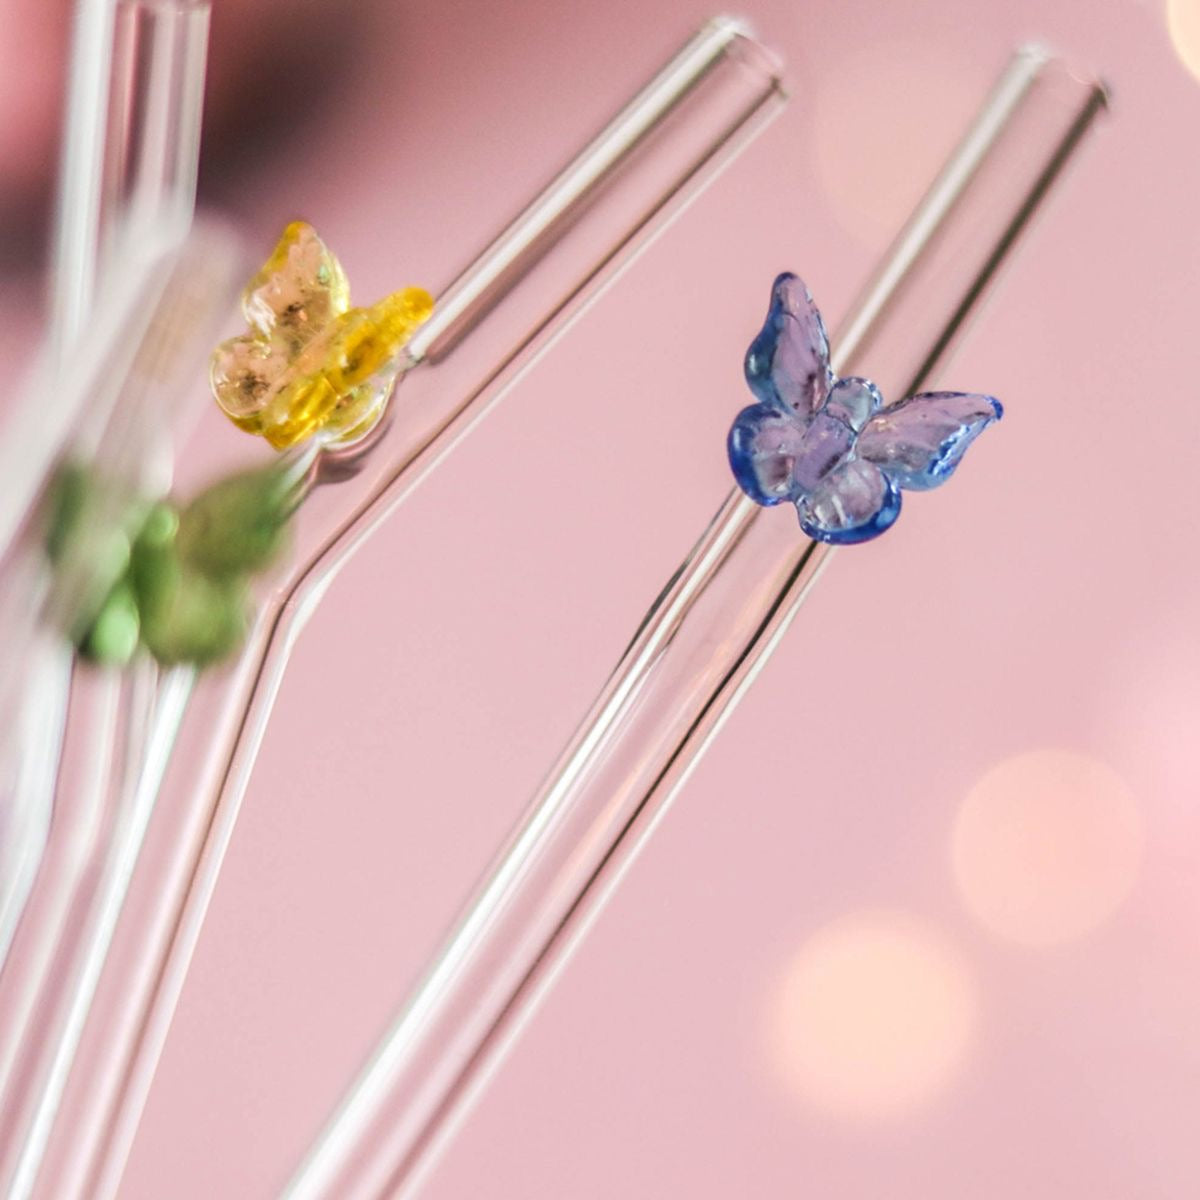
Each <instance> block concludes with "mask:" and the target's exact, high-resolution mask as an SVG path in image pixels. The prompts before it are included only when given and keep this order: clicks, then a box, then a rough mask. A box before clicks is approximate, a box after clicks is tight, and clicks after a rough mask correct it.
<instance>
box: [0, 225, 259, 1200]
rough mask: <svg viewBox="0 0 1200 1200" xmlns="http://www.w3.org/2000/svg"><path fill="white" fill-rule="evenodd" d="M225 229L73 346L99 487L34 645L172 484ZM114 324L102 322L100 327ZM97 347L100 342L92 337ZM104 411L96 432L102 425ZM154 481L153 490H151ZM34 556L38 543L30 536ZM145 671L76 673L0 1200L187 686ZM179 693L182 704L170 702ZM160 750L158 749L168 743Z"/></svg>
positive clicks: (7, 992) (232, 257) (77, 1020)
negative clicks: (128, 506)
mask: <svg viewBox="0 0 1200 1200" xmlns="http://www.w3.org/2000/svg"><path fill="white" fill-rule="evenodd" d="M239 266H240V258H239V256H238V255H237V254H236V253H233V252H232V247H231V245H230V244H229V241H228V237H227V235H226V234H225V233H224V232H223V231H218V230H212V229H208V228H204V227H201V228H199V229H197V230H196V232H195V233H194V235H193V237H192V238H190V239H189V241H188V242H187V243H186V244H185V246H184V247H183V249H182V250H181V251H180V252H179V253H178V255H177V256H174V262H173V263H172V261H170V260H169V259H168V260H164V261H162V262H161V263H160V270H159V271H156V272H152V273H151V278H149V279H147V280H146V281H145V284H144V286H143V287H141V288H138V289H136V290H135V291H134V292H133V293H132V294H131V295H130V297H129V298H128V303H127V307H126V311H125V313H124V318H125V319H123V320H118V321H117V322H116V330H115V334H114V336H113V337H112V339H111V345H110V346H109V347H108V352H107V353H106V352H104V350H103V348H102V347H99V346H95V347H94V346H91V345H90V339H85V340H84V343H83V344H84V346H86V347H88V351H89V352H88V353H87V354H84V355H81V358H80V361H81V364H82V366H83V367H84V368H85V370H84V373H83V378H82V379H81V380H79V381H78V386H81V387H83V388H84V389H85V390H86V391H87V392H88V394H89V397H90V399H91V402H92V406H93V407H92V413H91V415H93V416H95V417H96V418H97V419H98V420H100V424H101V429H100V430H99V431H92V432H90V433H88V434H81V435H80V437H79V438H78V439H77V440H76V442H75V448H76V449H77V450H78V451H79V457H78V461H82V462H86V463H89V464H91V465H92V466H93V467H94V468H95V470H96V471H97V472H99V473H101V474H102V475H103V477H104V479H105V480H106V481H108V483H109V484H110V492H111V496H112V499H111V502H107V495H104V496H98V497H94V498H93V501H92V503H91V504H90V505H89V506H88V508H87V509H85V510H84V512H83V513H81V514H80V517H79V528H78V529H77V530H76V532H75V534H74V535H73V536H72V537H71V538H70V539H69V540H68V541H67V542H66V543H65V545H64V546H63V548H62V550H61V552H60V555H59V558H58V560H57V562H56V564H55V567H54V570H53V573H52V575H51V578H50V580H49V587H48V590H47V594H46V596H45V598H44V601H43V603H42V604H40V605H39V606H38V607H39V610H40V611H39V622H38V625H37V632H38V634H39V635H45V636H46V637H47V638H53V639H56V640H57V642H58V643H59V645H61V646H65V649H66V652H67V653H68V654H69V653H70V647H69V644H68V643H67V642H66V638H65V636H64V632H63V631H64V629H65V628H67V627H68V625H70V624H72V623H73V622H72V618H74V617H75V616H76V615H77V614H78V613H80V612H85V613H86V612H94V611H95V607H96V603H97V602H98V601H101V600H103V598H104V596H105V595H106V594H107V592H108V589H109V588H110V587H111V586H112V583H113V579H112V577H111V576H110V575H109V574H107V573H105V569H104V562H105V560H106V558H107V556H104V555H101V556H99V559H98V558H97V555H96V553H95V547H96V546H97V545H103V544H105V543H106V542H108V540H109V539H110V537H111V531H112V530H113V529H117V528H120V525H121V521H122V518H121V512H122V509H123V505H124V503H125V498H127V497H128V496H131V495H132V496H141V495H147V494H151V495H152V494H155V493H156V492H157V491H161V490H162V489H163V487H164V486H165V484H166V482H167V480H166V478H165V475H164V471H163V468H164V467H165V465H166V462H165V460H167V459H169V453H167V445H166V443H167V442H168V441H169V437H168V434H169V427H170V419H171V414H172V409H173V407H174V406H176V404H177V400H178V397H179V396H180V395H181V394H182V395H186V388H185V386H184V382H185V381H186V380H188V379H191V378H194V377H195V374H196V372H197V371H198V370H199V369H200V367H201V364H202V363H203V362H204V361H205V360H206V359H207V356H208V353H209V350H210V347H211V344H212V339H213V337H214V336H215V335H216V332H217V329H218V327H219V324H220V322H221V320H222V319H223V318H224V316H225V315H226V314H227V312H228V307H229V304H230V303H231V302H232V299H233V296H234V295H235V292H236V282H235V281H236V279H237V277H238V276H239V275H240V274H241V273H242V272H241V271H240V269H239ZM111 315H112V314H110V317H111ZM102 340H104V341H107V339H102ZM106 409H109V410H110V412H109V415H108V418H107V419H102V414H103V413H104V411H105V410H106ZM155 476H157V478H155ZM30 532H31V534H32V535H33V537H32V541H33V550H34V551H36V552H37V553H38V554H39V555H40V549H41V547H40V540H41V536H40V532H39V531H38V529H37V528H36V523H35V525H34V527H33V528H31V530H30ZM178 675H179V673H178V672H176V673H174V674H172V673H168V674H167V675H166V677H165V683H166V686H165V688H164V689H162V694H161V695H160V686H159V684H160V673H159V670H158V668H157V666H156V665H155V663H154V662H153V661H152V660H151V659H149V658H140V659H138V660H136V661H135V662H134V663H133V664H132V665H131V666H130V668H128V669H127V670H125V671H115V670H111V669H102V668H99V667H97V666H95V665H88V664H82V663H81V664H79V665H78V667H77V669H76V670H75V671H74V673H73V676H72V681H71V687H70V698H69V709H68V716H67V722H66V735H67V736H66V744H65V747H64V753H63V755H62V767H61V770H60V772H59V776H58V780H57V786H56V787H55V788H54V790H53V811H52V826H51V835H50V837H49V838H48V840H47V842H46V846H45V852H44V854H43V855H42V856H41V862H40V865H39V868H38V871H37V877H36V884H35V886H34V888H33V889H32V892H31V894H30V896H29V899H28V903H27V905H26V907H25V911H24V913H23V914H22V916H21V920H20V923H19V925H18V926H17V929H16V936H15V938H14V939H13V942H12V946H11V953H10V955H9V956H8V957H7V959H6V961H5V963H4V969H3V972H2V973H0V1193H2V1194H4V1195H5V1196H12V1197H18V1196H25V1195H28V1194H29V1191H30V1188H31V1187H32V1185H33V1181H34V1179H35V1177H36V1173H37V1167H38V1162H39V1159H40V1155H41V1151H42V1148H43V1147H44V1145H45V1142H46V1139H47V1137H48V1135H49V1130H50V1128H51V1127H52V1125H53V1121H54V1115H55V1112H56V1110H57V1105H58V1100H59V1098H60V1096H61V1093H62V1088H63V1086H64V1083H65V1079H66V1076H67V1073H68V1071H69V1068H70V1064H71V1061H72V1058H73V1054H74V1049H75V1046H76V1044H77V1041H78V1038H79V1035H80V1033H81V1031H82V1028H83V1025H84V1023H85V1022H86V1017H87V1012H88V1009H89V1007H90V1004H91V1000H92V996H93V993H94V990H95V984H96V980H97V978H98V975H99V971H100V969H101V967H102V964H103V962H104V959H105V957H106V954H107V949H108V945H109V942H110V939H111V935H112V930H113V928H114V924H115V920H116V916H117V914H118V913H119V911H120V909H121V906H122V904H123V900H124V895H125V889H126V887H127V883H128V879H129V877H130V873H131V870H132V864H133V863H134V862H135V861H136V859H137V856H138V853H139V851H140V848H141V844H142V837H143V834H144V830H145V827H146V822H147V820H148V818H149V814H150V812H151V811H152V808H153V801H154V797H155V796H156V794H157V785H158V778H159V775H160V774H161V771H162V769H163V766H164V764H165V758H164V755H163V751H164V745H163V738H162V737H161V735H160V736H157V737H156V736H155V735H156V734H158V733H159V731H160V730H161V729H162V728H163V725H164V720H169V719H171V718H172V717H173V716H174V714H176V713H178V712H179V711H181V709H182V705H183V703H184V702H185V701H186V694H187V692H186V688H187V685H189V684H190V679H191V673H190V672H184V673H183V679H182V681H180V680H179V679H177V676H178ZM181 683H182V685H183V686H182V690H181ZM166 749H168V750H169V741H168V743H167V746H166Z"/></svg>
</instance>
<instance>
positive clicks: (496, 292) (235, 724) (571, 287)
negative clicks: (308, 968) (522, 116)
mask: <svg viewBox="0 0 1200 1200" xmlns="http://www.w3.org/2000/svg"><path fill="white" fill-rule="evenodd" d="M782 101H783V94H782V91H781V88H780V85H779V75H778V65H777V63H776V61H775V60H774V58H773V57H772V56H770V55H769V54H768V53H767V52H766V51H765V50H763V49H762V47H760V46H758V45H757V43H755V42H754V41H753V40H752V39H751V38H750V37H749V36H748V34H747V32H746V30H745V28H744V27H743V26H742V25H741V24H739V23H738V22H735V21H731V20H729V19H725V18H721V19H718V20H715V21H712V22H710V23H709V24H708V25H706V26H705V27H704V28H703V29H702V30H701V31H700V32H699V33H698V34H697V35H696V36H695V37H694V38H692V39H691V40H690V41H689V42H688V43H687V44H686V45H685V46H684V47H683V49H682V50H681V51H680V52H679V53H678V54H677V55H676V56H675V57H674V58H673V59H672V60H671V61H670V62H669V63H668V64H667V66H666V67H664V69H663V70H662V71H660V72H659V73H658V74H657V75H656V76H655V77H654V79H652V80H651V82H650V83H649V84H648V85H647V86H646V87H645V88H643V89H642V90H641V91H640V92H639V93H638V94H637V96H636V97H635V98H634V99H633V100H632V101H631V102H630V103H629V104H628V105H626V106H625V108H623V109H622V110H621V112H620V113H618V115H617V116H616V117H615V118H614V120H613V121H612V122H611V123H610V124H609V125H608V126H607V127H606V128H605V129H604V130H603V131H601V133H600V134H599V135H598V136H597V137H595V138H594V139H593V140H592V141H591V142H590V143H589V144H588V146H587V147H586V148H585V149H584V151H583V152H582V153H581V154H580V155H578V156H577V157H576V158H575V159H574V160H573V161H572V162H571V163H570V164H569V165H568V167H567V168H566V169H565V170H563V171H562V172H561V173H560V174H559V175H558V176H556V177H555V178H554V180H552V181H551V183H550V184H549V185H548V186H547V187H546V188H545V189H544V190H543V191H542V192H541V193H540V194H539V195H538V197H537V198H536V199H535V200H534V201H533V203H531V204H530V205H529V206H528V207H527V208H526V209H525V210H524V211H523V212H522V213H521V214H519V216H518V217H517V218H516V219H515V220H514V221H513V222H511V223H510V224H509V225H508V226H507V227H506V228H505V230H504V231H503V233H502V234H501V235H500V236H499V237H497V238H496V239H495V240H494V241H493V242H492V243H491V244H490V245H489V246H488V247H487V248H486V249H485V250H484V251H483V253H482V254H481V255H479V256H478V257H477V258H476V259H475V261H474V262H473V263H472V264H471V266H470V267H468V268H467V270H466V271H464V272H463V273H462V274H461V275H460V276H459V277H458V278H457V279H456V280H455V282H454V283H452V284H451V285H450V287H449V288H448V289H446V291H445V292H444V293H443V294H442V296H441V297H440V299H439V302H438V305H437V307H436V309H435V311H434V314H433V316H432V317H431V318H430V320H429V321H428V322H427V324H426V325H425V326H423V327H422V328H421V329H420V330H419V331H418V333H417V334H416V335H415V336H414V338H413V339H412V341H411V342H410V344H409V346H408V348H407V355H408V359H409V364H408V365H409V367H410V368H413V367H416V366H418V365H419V366H421V367H422V369H421V370H420V371H416V370H410V372H409V375H408V376H407V378H406V381H405V384H404V391H403V392H402V393H400V394H399V395H398V396H397V397H396V400H395V401H394V402H393V404H392V406H391V412H390V414H389V418H388V419H387V420H386V421H385V422H384V424H383V426H381V428H380V430H379V431H377V432H376V433H375V434H373V435H372V436H371V437H369V438H368V439H367V440H366V442H365V443H363V444H361V445H359V446H356V447H354V448H352V449H350V450H349V451H345V452H335V451H330V450H328V449H323V450H320V451H319V452H318V450H317V448H316V447H315V446H314V445H312V444H310V445H308V446H306V447H304V448H300V449H299V450H298V452H297V453H296V454H294V455H292V456H291V459H290V461H291V462H292V465H293V466H294V467H295V468H296V469H307V470H308V471H309V474H308V486H309V489H310V491H309V494H308V495H307V496H306V498H305V503H304V504H303V506H302V508H301V509H300V512H299V514H298V519H297V525H298V529H297V541H298V550H299V553H298V556H297V558H298V563H297V565H296V566H295V567H294V568H292V569H291V570H289V572H288V574H287V576H286V578H284V579H283V580H282V581H280V582H279V584H278V586H277V587H276V588H275V589H274V591H273V592H272V593H271V594H270V595H269V596H268V597H267V598H266V601H265V603H264V604H263V605H262V610H261V617H260V620H259V621H258V623H257V625H256V629H255V631H254V634H253V635H252V639H251V643H250V646H249V648H248V652H247V653H246V654H245V655H244V656H243V660H242V662H241V663H240V664H239V666H238V668H237V670H235V671H234V672H232V673H231V674H229V675H227V676H225V677H224V678H218V679H217V680H215V681H213V682H212V683H211V684H210V683H209V681H208V680H207V679H206V680H202V681H201V682H200V684H199V686H198V687H197V689H196V692H195V694H194V699H193V703H192V705H191V707H190V709H189V712H188V718H187V721H186V722H185V725H184V729H183V732H182V736H181V746H180V753H177V754H176V755H175V759H174V761H173V763H172V766H171V767H170V768H169V771H170V774H169V775H168V778H167V780H166V782H165V785H164V794H165V795H166V797H167V798H168V799H169V801H170V802H169V803H165V804H160V805H159V807H158V812H157V815H156V818H155V824H154V825H153V826H152V827H151V829H150V831H149V835H148V836H149V842H148V845H147V848H146V851H145V853H144V854H143V861H142V863H141V865H140V867H139V870H138V872H137V874H136V875H135V878H134V880H133V892H132V893H131V896H130V901H129V903H128V904H127V906H126V913H125V914H124V916H123V917H122V924H121V926H120V927H119V928H118V931H117V940H116V942H114V946H113V950H112V955H111V956H112V957H113V958H114V959H115V960H116V961H117V965H116V966H110V967H109V968H108V969H107V972H106V975H105V977H104V978H103V979H102V980H101V981H100V989H99V992H98V995H97V999H96V1004H95V1006H94V1013H93V1017H92V1020H91V1021H90V1023H89V1028H88V1029H87V1030H86V1031H85V1033H84V1037H83V1040H82V1042H81V1044H80V1049H79V1053H78V1054H77V1056H76V1058H75V1063H74V1066H73V1069H72V1075H71V1078H70V1080H69V1082H68V1086H67V1092H66V1095H65V1097H64V1103H63V1107H62V1110H61V1114H60V1117H59V1120H58V1124H57V1126H56V1129H55V1132H54V1135H53V1137H52V1140H51V1145H50V1147H49V1150H48V1153H47V1157H46V1165H45V1169H44V1171H43V1173H42V1177H41V1179H40V1180H39V1184H38V1188H39V1190H38V1192H37V1194H39V1195H46V1196H54V1195H64V1194H72V1195H73V1194H79V1193H83V1194H87V1195H89V1196H96V1197H100V1196H109V1195H112V1194H113V1192H114V1191H115V1188H116V1186H117V1184H118V1182H119V1178H120V1174H121V1171H122V1169H123V1164H124V1160H125V1156H126V1154H127V1152H128V1147H129V1144H130V1142H131V1140H132V1136H133V1133H134V1131H135V1129H136V1126H137V1122H138V1119H139V1117H140V1113H141V1109H142V1106H143V1104H144V1100H145V1096H146V1092H147V1089H148V1086H149V1082H150V1079H151V1077H152V1074H153V1070H154V1067H155V1065H156V1063H157V1060H158V1055H159V1053H160V1051H161V1047H162V1044H163V1041H164V1039H165V1035H166V1030H167V1027H168V1025H169V1023H170V1019H171V1015H172V1013H173V1011H174V1005H175V1002H176V999H177V997H178V994H179V991H180V989H181V987H182V982H183V978H184V975H185V974H186V970H187V967H188V963H189V962H190V958H191V954H192V950H193V948H194V946H195V942H196V938H197V936H198V932H199V928H200V924H201V922H202V920H203V916H204V912H205V910H206V907H207V903H208V899H209V897H210V896H211V893H212V889H213V887H214V885H215V881H216V876H217V872H218V871H219V868H220V863H221V859H222V857H223V855H224V851H225V848H226V846H227V844H228V841H229V838H230V835H231V832H232V828H233V824H234V821H235V820H236V816H237V811H238V805H239V803H240V800H241V797H242V795H243V793H244V790H245V786H246V782H247V779H248V776H249V772H250V768H251V766H252V764H253V760H254V756H255V754H256V753H257V749H258V745H259V742H260V740H261V737H262V732H263V729H264V727H265V723H266V720H267V717H268V715H269V712H270V709H271V706H272V703H273V701H274V697H275V694H276V692H277V690H278V687H279V683H280V679H281V677H282V674H283V671H284V669H285V667H286V664H287V660H288V656H289V654H290V651H291V647H292V645H293V644H294V642H295V639H296V637H297V635H298V633H299V631H300V629H301V628H302V627H303V625H304V623H305V620H306V619H307V616H308V614H309V613H310V612H311V611H312V608H313V606H314V605H315V604H316V603H317V601H318V600H319V599H320V596H321V594H322V593H323V591H324V589H325V588H326V587H327V586H328V584H329V582H330V581H331V579H332V577H333V574H334V572H335V571H336V569H337V567H338V566H339V565H340V564H341V563H342V562H344V561H345V559H346V558H347V557H348V556H349V555H350V554H351V553H352V552H353V550H354V549H355V548H356V547H357V546H358V545H359V544H361V542H362V541H363V539H364V538H365V537H366V536H368V534H369V533H370V532H371V530H372V529H373V528H375V527H376V526H377V525H378V523H379V522H380V521H381V520H382V519H383V518H384V517H385V516H386V515H387V513H388V512H390V511H391V510H392V509H393V508H394V507H395V506H396V505H397V504H399V503H400V502H401V501H402V500H403V499H404V498H405V496H406V495H407V494H408V493H409V492H410V491H411V490H412V489H413V488H414V487H415V486H416V485H417V483H419V482H420V480H421V479H422V478H423V477H424V476H425V475H426V474H427V473H428V472H429V471H430V470H431V469H432V468H433V467H434V466H435V465H436V463H437V462H438V461H439V460H440V458H441V457H442V456H443V455H444V454H445V453H446V452H447V451H448V450H449V449H450V448H451V447H452V446H453V445H454V444H455V442H456V441H457V440H458V439H459V438H460V437H461V436H463V435H464V434H465V433H466V431H467V430H468V429H469V428H470V426H471V424H472V423H473V422H474V421H475V420H477V419H478V418H479V417H480V416H481V415H482V414H483V413H484V412H485V411H486V409H487V408H488V407H490V405H491V404H493V403H495V402H497V401H498V400H499V399H500V398H501V397H502V396H503V395H504V394H506V392H507V391H508V389H509V388H510V387H512V386H513V385H514V384H515V383H516V381H517V380H518V379H519V377H520V375H521V374H522V372H523V371H524V370H525V369H527V367H528V365H529V363H530V362H531V361H533V359H534V358H536V356H537V355H538V354H540V353H541V352H542V351H543V350H544V349H545V348H546V346H547V345H549V344H550V342H552V341H553V340H554V338H555V337H557V336H559V335H560V334H561V332H562V331H563V330H564V329H565V328H567V327H568V326H569V324H570V323H571V322H572V321H573V320H574V319H576V318H577V317H578V316H579V314H580V313H581V312H582V311H583V310H584V308H585V307H586V305H587V304H588V303H590V301H591V300H592V299H594V297H595V296H596V295H597V294H598V292H599V290H600V289H601V288H602V287H603V286H604V284H605V283H606V282H608V281H611V280H612V279H613V278H615V276H616V275H617V274H618V273H619V271H620V270H621V269H623V268H624V267H625V266H626V265H627V264H628V262H630V261H632V259H633V257H634V256H635V255H636V253H637V252H638V251H639V250H640V249H641V248H643V247H644V246H645V245H646V244H647V243H648V241H649V240H650V239H651V238H653V237H654V236H657V234H658V233H660V232H661V231H662V230H663V229H664V228H665V227H666V226H667V224H668V223H669V222H670V220H671V219H672V218H673V217H674V216H675V215H677V214H678V213H679V212H680V211H681V210H682V208H683V207H684V206H685V205H686V203H687V202H688V201H689V200H690V199H691V198H692V197H693V196H694V195H695V194H697V192H698V191H699V190H700V189H701V188H702V187H703V186H705V185H706V184H707V183H708V182H709V181H711V179H712V178H713V177H714V176H715V173H716V172H717V171H718V170H719V169H721V168H722V167H723V166H725V165H726V164H728V163H729V162H730V161H732V159H733V158H734V157H735V156H736V155H737V153H738V152H740V150H741V149H742V148H744V146H745V145H746V144H747V143H748V142H749V141H750V140H751V139H752V138H753V137H754V136H756V135H757V133H758V132H759V131H760V130H761V129H762V128H763V126H764V125H765V124H766V123H767V122H768V121H769V120H770V119H772V118H773V117H774V116H775V115H776V114H777V113H778V111H779V109H780V107H781V104H782ZM501 301H502V303H501ZM468 335H469V343H464V339H466V338H467V337H468ZM460 343H464V344H463V345H462V347H461V348H460ZM323 484H336V486H328V487H326V486H321V485H323ZM180 711H181V710H180V709H179V708H178V707H177V708H176V709H175V710H174V716H175V717H177V716H178V715H179V713H180ZM170 716H171V714H168V717H167V718H165V719H169V718H170ZM159 732H161V730H156V734H155V736H156V737H158V735H159ZM171 732H172V731H170V730H168V731H167V735H166V736H167V737H168V739H169V736H170V733H171ZM158 740H160V741H161V740H162V738H161V737H159V738H158ZM197 777H199V785H198V786H197Z"/></svg>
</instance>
